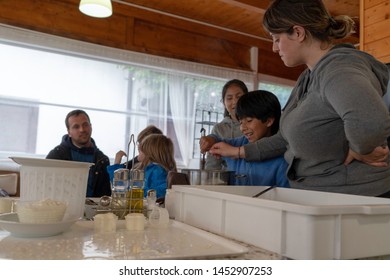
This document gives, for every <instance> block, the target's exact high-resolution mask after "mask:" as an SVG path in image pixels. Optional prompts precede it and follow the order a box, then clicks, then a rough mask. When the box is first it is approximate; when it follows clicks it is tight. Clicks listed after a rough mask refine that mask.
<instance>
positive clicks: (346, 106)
mask: <svg viewBox="0 0 390 280" xmlns="http://www.w3.org/2000/svg"><path fill="white" fill-rule="evenodd" d="M388 79H389V73H388V70H387V68H386V66H385V65H384V64H382V63H380V62H378V61H377V60H375V59H374V58H373V57H372V56H371V55H369V54H367V53H364V52H361V51H358V50H356V49H354V48H351V47H348V46H346V45H340V46H337V47H334V48H333V49H332V50H330V51H329V52H328V53H327V54H326V55H325V56H324V57H323V58H322V59H321V60H320V61H319V62H318V63H317V65H316V66H315V67H314V69H312V71H309V70H308V69H307V70H305V71H304V72H303V73H302V74H301V76H300V77H299V79H298V81H297V85H296V86H295V88H294V89H293V91H292V93H291V97H290V99H289V101H288V104H287V106H286V108H285V109H284V111H283V113H282V118H281V123H280V131H279V133H278V134H276V135H274V136H272V137H269V138H264V139H261V140H259V141H258V142H256V143H253V144H248V145H247V146H245V154H246V159H247V160H248V161H255V160H263V159H265V158H270V157H274V156H276V155H280V154H283V153H284V156H285V159H286V161H287V162H288V163H289V169H288V172H287V175H288V178H289V180H290V185H291V187H293V188H299V189H309V190H319V191H329V192H339V193H349V194H358V195H368V196H377V195H380V194H383V193H385V192H387V191H389V190H390V166H389V167H373V166H370V165H367V164H364V163H362V162H359V161H356V160H355V161H353V162H352V163H351V164H349V165H348V166H345V165H344V164H343V162H344V159H345V158H346V155H347V152H348V149H349V148H351V149H352V150H353V151H355V152H358V153H360V154H367V153H370V152H371V151H372V150H373V149H374V148H375V147H377V146H380V145H383V144H385V143H386V138H387V137H388V136H389V135H390V117H389V112H388V110H387V108H386V106H385V104H384V102H383V100H382V96H383V95H384V94H385V93H386V87H387V83H388Z"/></svg>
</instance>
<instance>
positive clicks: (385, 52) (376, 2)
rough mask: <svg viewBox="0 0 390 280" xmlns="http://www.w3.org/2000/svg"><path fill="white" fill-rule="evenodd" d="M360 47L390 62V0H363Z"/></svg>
mask: <svg viewBox="0 0 390 280" xmlns="http://www.w3.org/2000/svg"><path fill="white" fill-rule="evenodd" d="M360 18H362V19H363V20H362V21H361V29H362V32H361V36H360V49H361V50H363V51H366V52H368V53H370V54H372V55H373V56H375V57H376V58H378V59H379V60H380V61H382V62H384V63H390V28H389V27H390V0H361V15H360Z"/></svg>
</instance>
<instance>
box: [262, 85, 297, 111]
mask: <svg viewBox="0 0 390 280" xmlns="http://www.w3.org/2000/svg"><path fill="white" fill-rule="evenodd" d="M259 89H262V90H267V91H269V92H272V93H273V94H275V95H276V96H277V97H278V99H279V102H280V105H281V106H282V109H283V107H284V106H285V105H286V103H287V100H288V98H289V97H290V94H291V90H292V89H293V87H292V86H288V85H283V84H275V83H267V82H261V83H259Z"/></svg>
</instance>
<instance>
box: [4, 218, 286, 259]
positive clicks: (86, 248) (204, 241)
mask: <svg viewBox="0 0 390 280" xmlns="http://www.w3.org/2000/svg"><path fill="white" fill-rule="evenodd" d="M0 258H1V259H19V260H31V259H41V260H42V259H44V260H49V259H57V260H67V259H72V260H79V259H280V257H279V256H278V255H276V254H273V253H270V252H266V251H264V250H261V249H260V248H256V247H253V246H249V245H247V244H244V243H240V242H235V241H232V240H229V239H226V238H223V237H221V236H218V235H215V234H212V233H209V232H206V231H203V230H200V229H197V228H194V227H191V226H188V225H186V224H183V223H179V222H177V221H174V220H171V221H170V225H169V227H168V228H165V229H156V228H151V227H146V228H145V230H144V231H128V230H126V228H125V221H123V220H120V221H118V223H117V231H116V232H115V233H96V232H95V231H94V227H93V221H84V220H83V221H78V222H76V223H75V224H73V225H72V226H71V227H70V228H69V229H68V230H66V231H65V232H63V233H62V234H59V235H56V236H50V237H38V238H20V237H14V236H12V235H11V234H10V233H9V232H8V231H5V230H0Z"/></svg>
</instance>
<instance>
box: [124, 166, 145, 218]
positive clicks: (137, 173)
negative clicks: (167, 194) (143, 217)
mask: <svg viewBox="0 0 390 280" xmlns="http://www.w3.org/2000/svg"><path fill="white" fill-rule="evenodd" d="M144 180H145V173H144V171H143V170H141V169H132V170H130V187H129V192H128V194H127V197H128V199H129V205H128V206H129V208H130V212H131V213H143V210H144V209H143V202H144Z"/></svg>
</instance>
